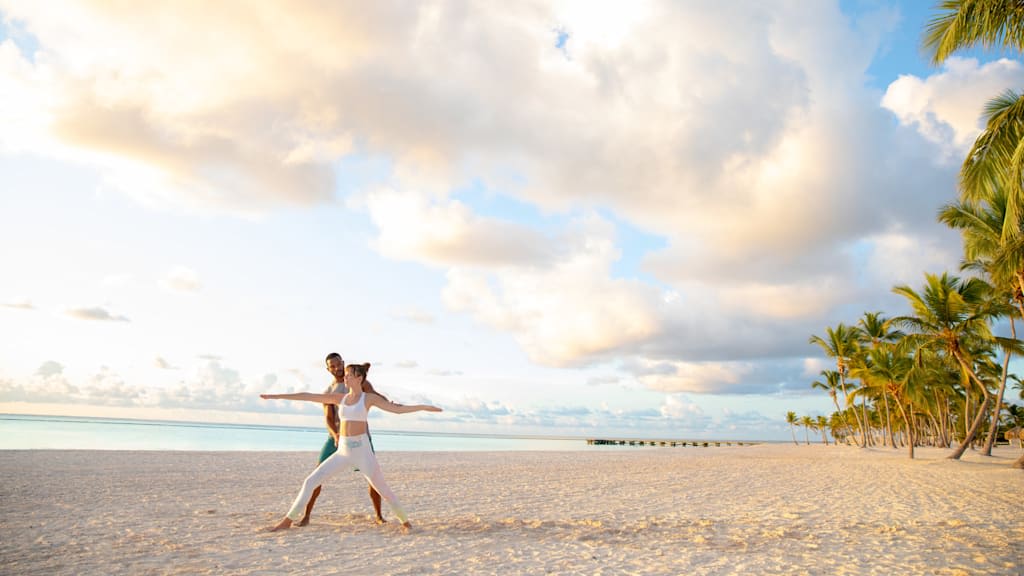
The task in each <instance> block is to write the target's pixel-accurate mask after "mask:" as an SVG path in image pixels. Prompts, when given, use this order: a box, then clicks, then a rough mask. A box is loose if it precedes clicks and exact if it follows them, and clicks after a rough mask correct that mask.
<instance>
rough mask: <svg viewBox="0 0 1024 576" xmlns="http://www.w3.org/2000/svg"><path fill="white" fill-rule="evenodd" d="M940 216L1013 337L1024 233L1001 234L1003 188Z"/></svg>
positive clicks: (988, 447)
mask: <svg viewBox="0 0 1024 576" xmlns="http://www.w3.org/2000/svg"><path fill="white" fill-rule="evenodd" d="M939 220H940V221H941V222H943V223H945V224H946V225H948V226H950V227H951V228H955V229H959V230H961V232H962V234H963V238H964V262H963V263H962V265H961V268H962V269H973V270H977V271H979V272H981V273H982V274H984V275H985V276H986V277H988V278H989V279H990V280H991V283H992V286H993V287H994V289H995V290H994V293H993V303H992V305H993V306H995V307H1003V308H1004V309H1003V310H1000V312H1001V315H1004V316H1009V317H1010V331H1011V336H1012V338H1013V339H1014V340H1016V339H1017V327H1016V324H1015V322H1014V318H1013V312H1012V307H1011V306H1010V304H1011V303H1013V304H1015V305H1016V308H1017V311H1018V312H1019V314H1020V316H1021V318H1022V319H1024V283H1022V282H1024V249H1022V247H1024V235H1016V237H1015V238H1011V239H1010V240H1008V241H1007V240H1006V239H1004V238H1003V236H1002V233H1003V230H1004V228H1005V227H1006V226H1007V225H1010V222H1009V221H1008V220H1007V214H1006V194H1005V192H1004V189H1003V188H997V189H995V190H994V191H993V193H992V194H991V195H990V196H989V198H988V199H987V200H986V201H985V202H983V203H971V202H957V203H954V204H950V205H947V206H944V207H943V208H942V210H941V211H940V212H939ZM1016 226H1017V228H1020V227H1021V223H1020V222H1017V223H1016ZM1012 353H1013V350H1012V349H1006V350H1005V351H1004V358H1003V371H1002V376H1001V378H1000V380H999V390H998V392H997V393H996V395H995V405H994V407H993V410H992V418H991V423H990V425H989V431H988V436H987V437H986V440H985V448H984V450H983V453H984V454H985V455H986V456H991V455H992V445H993V444H994V443H995V440H996V432H997V428H998V422H999V413H1000V412H1001V411H1002V400H1003V391H1004V390H1005V389H1006V377H1007V375H1008V370H1009V365H1010V358H1011V356H1012Z"/></svg>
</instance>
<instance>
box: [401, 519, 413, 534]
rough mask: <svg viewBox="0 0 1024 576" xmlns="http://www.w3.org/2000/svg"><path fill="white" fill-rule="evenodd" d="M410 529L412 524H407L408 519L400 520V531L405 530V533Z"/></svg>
mask: <svg viewBox="0 0 1024 576" xmlns="http://www.w3.org/2000/svg"><path fill="white" fill-rule="evenodd" d="M411 531H412V524H409V522H408V521H406V522H402V532H405V533H406V534H408V533H409V532H411Z"/></svg>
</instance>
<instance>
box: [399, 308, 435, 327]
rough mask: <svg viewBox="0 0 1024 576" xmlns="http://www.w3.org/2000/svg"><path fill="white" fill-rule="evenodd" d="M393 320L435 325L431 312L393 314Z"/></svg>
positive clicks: (408, 311) (419, 311) (415, 311)
mask: <svg viewBox="0 0 1024 576" xmlns="http://www.w3.org/2000/svg"><path fill="white" fill-rule="evenodd" d="M391 316H392V318H395V319H397V320H402V321H404V322H410V323H412V324H433V323H434V321H435V318H434V315H433V314H431V313H429V312H424V311H422V310H405V311H401V312H394V313H392V315H391Z"/></svg>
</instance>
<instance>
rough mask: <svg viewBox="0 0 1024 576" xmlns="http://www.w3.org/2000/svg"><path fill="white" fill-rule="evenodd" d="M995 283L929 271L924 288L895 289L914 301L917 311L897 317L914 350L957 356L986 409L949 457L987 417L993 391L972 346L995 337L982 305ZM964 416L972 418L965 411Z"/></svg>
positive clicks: (961, 449)
mask: <svg viewBox="0 0 1024 576" xmlns="http://www.w3.org/2000/svg"><path fill="white" fill-rule="evenodd" d="M990 290H991V287H990V286H989V285H988V284H987V283H985V282H984V281H983V280H981V279H978V278H968V279H966V280H961V279H960V278H957V277H955V276H950V275H949V274H946V273H943V274H942V276H936V275H934V274H925V287H924V290H923V291H922V293H920V294H919V293H918V292H917V291H915V290H914V289H913V288H911V287H909V286H906V285H901V286H896V287H895V288H893V292H895V293H897V294H900V295H902V296H904V297H906V298H907V300H909V301H910V305H911V307H912V309H913V311H914V315H912V316H900V317H897V318H894V319H893V322H894V323H895V324H897V325H899V326H903V327H905V328H907V329H908V330H909V331H910V334H908V335H907V336H906V337H905V341H906V343H907V345H908V346H910V347H911V349H912V350H914V351H915V355H916V354H919V353H920V352H921V351H924V350H932V351H938V352H941V353H943V354H946V355H948V356H949V357H951V358H953V359H955V360H956V362H957V364H958V365H959V367H960V369H961V370H962V371H963V373H964V374H965V375H966V377H967V379H968V381H969V382H970V383H973V384H975V385H976V386H977V387H978V388H979V390H980V391H981V393H982V397H983V400H982V403H981V408H980V409H979V410H978V412H977V414H976V415H975V417H974V418H973V420H972V423H971V426H970V428H969V429H968V431H967V433H966V435H965V438H964V440H963V442H962V443H961V444H960V446H959V447H957V448H956V449H955V450H954V451H953V454H951V455H950V456H949V458H952V459H954V460H958V459H960V457H961V456H963V453H964V451H966V450H967V448H968V447H969V446H970V445H971V442H973V441H974V437H975V435H976V434H977V432H978V428H979V427H980V426H981V423H982V421H983V420H984V418H985V415H986V411H987V410H988V403H989V401H990V399H991V396H992V395H991V393H990V392H989V391H988V388H987V387H986V386H985V384H984V383H983V382H982V381H981V379H980V378H979V377H978V375H977V373H975V371H974V368H973V362H974V358H973V356H972V355H971V351H972V345H974V344H976V343H977V342H978V341H992V340H993V336H992V334H991V332H990V330H989V326H988V320H989V318H990V316H991V315H990V313H989V312H988V311H987V310H985V309H982V308H981V306H980V304H981V302H982V299H983V297H984V296H985V294H986V293H987V292H988V291H990ZM965 417H969V415H968V414H965Z"/></svg>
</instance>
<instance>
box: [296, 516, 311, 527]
mask: <svg viewBox="0 0 1024 576" xmlns="http://www.w3.org/2000/svg"><path fill="white" fill-rule="evenodd" d="M306 524H309V516H306V517H305V518H303V519H302V520H299V523H298V524H296V526H305V525H306Z"/></svg>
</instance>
